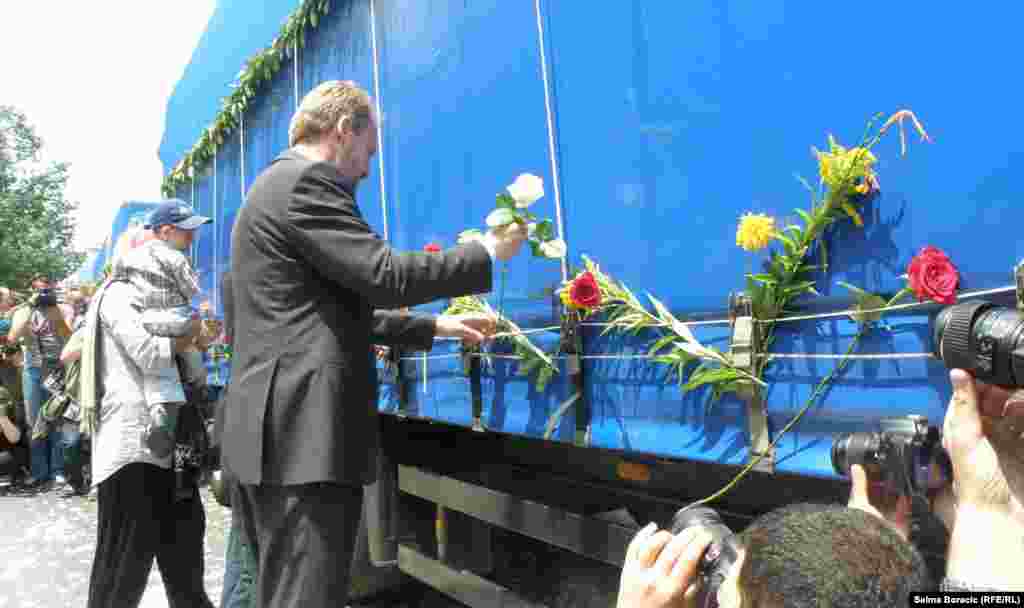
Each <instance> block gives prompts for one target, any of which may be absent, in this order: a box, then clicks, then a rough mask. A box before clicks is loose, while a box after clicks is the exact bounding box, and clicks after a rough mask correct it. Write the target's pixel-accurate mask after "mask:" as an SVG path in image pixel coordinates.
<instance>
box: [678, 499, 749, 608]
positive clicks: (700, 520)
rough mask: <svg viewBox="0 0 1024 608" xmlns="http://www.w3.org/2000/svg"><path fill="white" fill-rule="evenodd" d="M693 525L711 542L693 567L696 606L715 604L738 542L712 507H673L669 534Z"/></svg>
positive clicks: (707, 607) (736, 553)
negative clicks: (696, 583)
mask: <svg viewBox="0 0 1024 608" xmlns="http://www.w3.org/2000/svg"><path fill="white" fill-rule="evenodd" d="M697 526H699V527H702V528H704V529H705V530H707V531H708V532H709V533H710V534H711V544H710V545H708V548H707V551H705V552H704V557H703V558H701V561H700V564H699V565H698V567H697V576H698V579H699V581H700V584H699V586H698V587H699V588H698V591H697V603H696V605H697V606H698V607H699V608H717V607H718V588H719V587H721V586H722V583H723V582H724V581H725V578H726V577H727V576H728V575H729V570H730V569H732V566H733V564H735V563H736V560H737V559H739V552H740V545H739V542H738V541H737V540H736V535H735V534H733V532H732V530H730V529H729V527H728V526H726V525H725V523H724V522H723V521H722V517H721V516H720V515H719V514H718V513H717V512H715V510H714V509H710V508H708V507H688V508H685V509H680V510H679V511H677V512H676V514H675V517H673V518H672V534H679V533H680V532H682V531H683V530H685V529H687V528H693V527H697Z"/></svg>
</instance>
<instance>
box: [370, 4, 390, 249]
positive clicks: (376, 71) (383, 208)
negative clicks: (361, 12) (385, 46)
mask: <svg viewBox="0 0 1024 608" xmlns="http://www.w3.org/2000/svg"><path fill="white" fill-rule="evenodd" d="M375 4H376V2H375V1H374V0H370V45H371V46H372V48H373V97H374V99H373V104H374V107H375V108H376V110H377V168H378V170H379V171H378V172H379V173H380V212H381V218H382V221H383V222H384V240H385V241H386V240H388V239H389V238H390V237H389V234H388V196H387V191H386V189H385V185H384V184H385V179H384V129H383V128H382V127H381V124H380V123H381V121H382V120H383V118H382V115H381V109H380V68H379V65H378V64H379V61H378V56H377V12H376V10H375V7H374V5H375Z"/></svg>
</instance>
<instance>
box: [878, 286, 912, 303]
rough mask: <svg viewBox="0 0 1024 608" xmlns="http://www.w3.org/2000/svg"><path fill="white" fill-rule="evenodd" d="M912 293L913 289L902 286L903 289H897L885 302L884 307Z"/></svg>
mask: <svg viewBox="0 0 1024 608" xmlns="http://www.w3.org/2000/svg"><path fill="white" fill-rule="evenodd" d="M912 293H914V290H913V289H911V288H910V287H904V288H903V289H901V290H899V291H897V292H896V295H894V296H893V297H892V298H890V299H889V301H888V302H886V303H885V305H886V307H889V306H894V305H895V304H896V303H897V302H899V301H900V300H902V299H903V298H905V297H907V296H909V295H910V294H912Z"/></svg>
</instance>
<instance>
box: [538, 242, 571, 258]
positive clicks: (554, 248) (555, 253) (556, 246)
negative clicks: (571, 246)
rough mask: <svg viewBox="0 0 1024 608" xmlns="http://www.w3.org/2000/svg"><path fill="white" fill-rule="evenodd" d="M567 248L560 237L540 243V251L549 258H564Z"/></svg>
mask: <svg viewBox="0 0 1024 608" xmlns="http://www.w3.org/2000/svg"><path fill="white" fill-rule="evenodd" d="M567 250H568V248H567V247H566V246H565V241H563V240H562V239H554V240H552V241H547V242H546V243H541V244H540V252H541V253H543V254H544V255H545V256H547V257H549V258H558V259H561V258H564V257H565V254H566V251H567Z"/></svg>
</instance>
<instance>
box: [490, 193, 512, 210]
mask: <svg viewBox="0 0 1024 608" xmlns="http://www.w3.org/2000/svg"><path fill="white" fill-rule="evenodd" d="M495 199H496V201H497V206H498V208H499V209H515V208H516V199H514V198H512V197H511V196H509V194H508V193H507V192H502V193H500V194H498V195H497V196H495Z"/></svg>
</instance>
